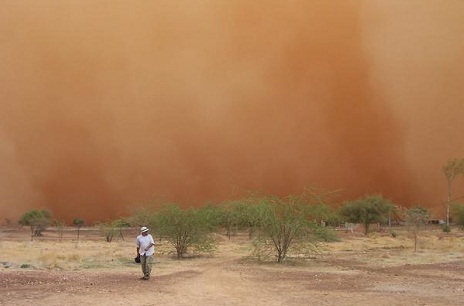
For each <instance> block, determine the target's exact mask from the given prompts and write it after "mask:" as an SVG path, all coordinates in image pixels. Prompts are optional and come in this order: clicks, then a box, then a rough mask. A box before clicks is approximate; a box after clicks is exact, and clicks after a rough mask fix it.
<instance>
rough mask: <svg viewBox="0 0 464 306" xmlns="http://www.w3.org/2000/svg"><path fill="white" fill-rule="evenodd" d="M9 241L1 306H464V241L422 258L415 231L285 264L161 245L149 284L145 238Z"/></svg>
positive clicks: (243, 244) (244, 243)
mask: <svg viewBox="0 0 464 306" xmlns="http://www.w3.org/2000/svg"><path fill="white" fill-rule="evenodd" d="M0 233H1V234H0V263H1V265H0V305H137V306H141V305H205V306H207V305H464V238H463V237H461V236H459V235H449V236H444V235H443V234H441V233H440V232H432V231H430V232H428V233H424V236H422V237H421V238H420V243H419V249H418V251H417V252H414V248H413V242H412V241H411V239H410V238H409V237H408V234H407V232H405V233H403V234H401V233H400V234H399V235H398V236H397V237H396V238H393V237H390V236H388V235H384V236H380V235H374V236H370V237H368V238H366V237H362V236H361V235H357V234H351V233H341V234H340V235H341V236H342V241H340V242H336V243H327V244H320V245H319V252H318V253H317V254H314V256H312V257H311V258H306V259H291V260H289V261H288V262H287V263H285V264H281V265H279V264H275V263H269V262H268V263H262V262H257V261H256V260H251V259H250V258H249V256H248V255H249V254H250V250H251V243H250V241H249V240H248V239H247V237H246V235H241V236H237V237H233V238H232V240H231V241H228V239H226V238H225V237H223V236H220V235H218V236H217V240H218V248H217V250H216V252H215V253H214V254H212V255H210V256H199V257H194V258H190V259H186V260H180V261H179V260H176V259H175V258H173V256H172V254H171V249H170V247H169V245H167V244H164V243H160V244H159V245H158V246H157V253H156V259H155V265H154V268H153V277H152V279H150V280H149V281H143V280H140V279H139V278H140V277H141V276H142V275H141V271H140V266H139V265H137V264H135V263H133V262H132V258H133V257H134V254H135V247H134V241H133V239H132V236H135V233H128V236H127V235H126V239H125V240H122V239H118V240H117V241H113V242H111V243H107V242H104V241H103V238H100V237H96V236H91V235H90V236H89V235H87V236H85V235H83V236H82V238H81V239H80V240H79V241H77V240H76V239H75V238H70V236H72V235H74V232H69V233H65V236H64V237H63V241H61V242H59V241H58V239H57V237H56V236H53V235H55V234H53V233H46V234H45V235H46V236H45V237H44V238H41V239H36V240H35V241H30V239H29V237H28V232H27V231H26V230H21V231H18V230H8V231H6V230H3V231H2V232H0ZM127 237H130V238H127Z"/></svg>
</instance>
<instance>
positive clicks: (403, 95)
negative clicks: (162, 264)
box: [0, 0, 464, 222]
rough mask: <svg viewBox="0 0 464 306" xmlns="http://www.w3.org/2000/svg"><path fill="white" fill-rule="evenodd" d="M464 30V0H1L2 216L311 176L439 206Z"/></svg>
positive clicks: (87, 213)
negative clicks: (39, 209) (32, 209)
mask: <svg viewBox="0 0 464 306" xmlns="http://www.w3.org/2000/svg"><path fill="white" fill-rule="evenodd" d="M463 36H464V1H461V0H454V1H451V0H435V1H434V0H431V1H421V0H408V1H403V0H389V1H381V0H376V1H375V0H369V1H367V0H365V1H354V0H352V1H347V0H339V1H338V0H337V1H330V0H325V1H315V0H314V1H308V0H301V1H297V0H295V1H284V0H282V1H244V0H243V1H241V0H227V1H217V0H209V1H207V0H202V1H169V0H165V1H158V0H154V1H115V0H111V1H94V0H88V1H85V0H79V1H77V0H69V1H51V0H50V1H47V0H42V1H32V0H30V1H20V0H11V1H6V0H0V58H1V59H2V67H1V69H0V169H1V171H0V217H2V220H3V218H17V217H18V216H19V215H20V214H22V213H24V212H25V211H27V210H28V209H31V208H47V209H50V210H52V211H53V213H54V214H55V215H56V216H58V217H60V218H65V219H67V220H70V219H72V218H76V217H80V218H84V219H86V220H94V221H95V220H103V219H108V218H114V217H117V216H119V215H120V214H124V213H125V212H126V211H127V208H128V207H136V206H138V205H142V204H144V203H149V202H152V201H154V200H156V199H164V200H166V201H177V202H179V203H182V204H184V205H198V204H201V203H204V202H206V201H221V200H226V199H231V198H234V197H239V196H241V195H243V194H245V193H246V192H248V191H257V190H259V191H263V192H268V193H272V194H277V195H287V194H291V193H299V192H301V191H302V190H303V188H304V187H305V186H317V187H321V188H326V189H335V188H336V189H343V190H344V191H343V193H342V198H344V199H352V198H355V197H358V196H362V195H364V194H368V193H381V194H383V195H384V196H385V197H388V198H391V199H392V200H393V201H395V202H397V203H398V204H401V205H412V204H421V205H426V206H428V207H431V208H433V211H434V212H435V213H436V214H438V215H440V214H443V212H444V208H442V204H440V202H441V201H443V200H444V199H446V181H445V179H444V176H443V174H442V172H441V168H442V166H443V165H444V164H445V163H446V162H447V160H448V159H450V158H455V157H459V158H464V138H463V131H464V120H463V118H464V89H463V88H464V87H463V84H464V39H463V38H464V37H463ZM455 193H456V196H458V195H459V196H461V195H464V180H463V179H460V180H457V181H456V191H455ZM2 220H0V222H2Z"/></svg>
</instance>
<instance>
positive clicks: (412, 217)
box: [405, 206, 430, 252]
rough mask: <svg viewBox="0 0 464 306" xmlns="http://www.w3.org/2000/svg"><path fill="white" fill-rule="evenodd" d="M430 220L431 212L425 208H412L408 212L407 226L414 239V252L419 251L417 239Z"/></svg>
mask: <svg viewBox="0 0 464 306" xmlns="http://www.w3.org/2000/svg"><path fill="white" fill-rule="evenodd" d="M429 218H430V215H429V212H428V210H427V209H426V208H425V207H420V206H416V207H412V208H410V209H408V210H407V211H406V219H405V221H406V224H407V225H408V228H409V230H410V231H411V232H412V233H413V237H414V252H416V251H417V237H418V235H419V231H420V230H421V229H424V228H425V225H426V224H427V222H428V220H429Z"/></svg>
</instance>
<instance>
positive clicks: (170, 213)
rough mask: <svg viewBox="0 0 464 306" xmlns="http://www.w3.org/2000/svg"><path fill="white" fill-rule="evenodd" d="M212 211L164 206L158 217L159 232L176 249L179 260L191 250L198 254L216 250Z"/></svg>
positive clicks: (214, 222)
mask: <svg viewBox="0 0 464 306" xmlns="http://www.w3.org/2000/svg"><path fill="white" fill-rule="evenodd" d="M216 221H217V219H216V217H215V216H213V213H212V210H211V209H209V208H206V209H194V208H188V209H182V208H180V207H179V205H177V204H167V205H164V206H163V207H162V208H161V210H160V211H159V213H158V215H157V221H156V223H157V231H158V233H159V234H160V235H161V236H162V237H164V238H165V239H167V240H168V242H169V243H170V244H171V245H172V246H173V247H174V248H175V250H176V255H177V258H179V259H181V258H183V257H184V256H185V255H186V253H187V250H188V249H189V248H193V249H195V250H196V251H198V252H211V251H213V250H214V240H213V239H212V237H211V235H210V234H211V232H212V231H213V230H214V225H215V224H216Z"/></svg>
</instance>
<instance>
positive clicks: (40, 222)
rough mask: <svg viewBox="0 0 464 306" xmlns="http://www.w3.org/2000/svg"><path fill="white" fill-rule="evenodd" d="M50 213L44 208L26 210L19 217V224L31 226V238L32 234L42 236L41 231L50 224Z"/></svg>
mask: <svg viewBox="0 0 464 306" xmlns="http://www.w3.org/2000/svg"><path fill="white" fill-rule="evenodd" d="M51 222H52V214H51V212H49V211H48V210H46V209H42V210H31V211H28V212H26V213H25V214H23V215H22V216H21V218H20V219H19V224H20V225H23V226H29V227H30V228H31V240H33V237H34V236H42V233H43V231H45V230H46V229H47V227H48V226H50V224H51Z"/></svg>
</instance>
